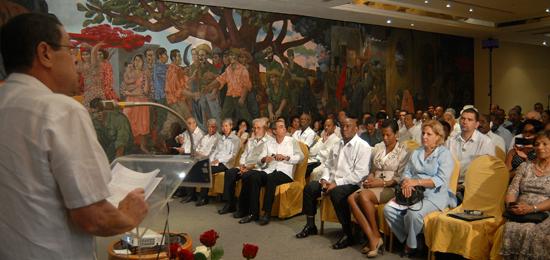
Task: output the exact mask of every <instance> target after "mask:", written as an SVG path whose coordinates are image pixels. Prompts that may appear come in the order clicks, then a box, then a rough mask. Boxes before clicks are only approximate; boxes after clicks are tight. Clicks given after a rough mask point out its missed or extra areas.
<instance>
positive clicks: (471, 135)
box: [445, 108, 495, 202]
mask: <svg viewBox="0 0 550 260" xmlns="http://www.w3.org/2000/svg"><path fill="white" fill-rule="evenodd" d="M478 126H479V114H478V113H477V111H476V110H475V109H474V108H468V109H466V110H464V111H463V112H462V115H461V116H460V128H461V130H462V132H461V133H460V135H456V136H454V137H452V138H449V139H448V140H447V142H446V144H445V146H446V147H447V148H448V149H449V150H450V151H451V152H452V154H453V155H454V156H455V157H456V159H457V160H458V163H459V164H460V176H459V177H458V184H459V185H458V188H457V196H458V198H459V202H462V196H463V194H464V184H463V183H464V180H465V177H466V169H468V165H470V163H471V162H472V161H473V160H474V159H475V158H477V157H479V156H482V155H486V154H489V155H492V156H495V145H494V144H493V141H491V138H490V137H488V136H486V135H483V134H481V133H480V132H479V131H477V130H476V129H477V127H478Z"/></svg>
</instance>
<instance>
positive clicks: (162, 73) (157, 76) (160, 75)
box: [153, 47, 168, 134]
mask: <svg viewBox="0 0 550 260" xmlns="http://www.w3.org/2000/svg"><path fill="white" fill-rule="evenodd" d="M167 62H168V54H167V53H166V49H165V48H162V47H161V48H158V49H157V61H156V62H155V69H154V72H153V81H154V85H155V100H156V102H157V103H159V104H161V105H165V106H168V102H167V101H166V92H164V88H165V87H166V72H167V71H168V65H166V63H167ZM154 111H155V113H154V114H155V116H156V117H157V134H159V133H161V132H162V127H163V125H164V122H165V121H166V117H167V113H168V112H167V111H166V110H165V109H160V108H155V109H154Z"/></svg>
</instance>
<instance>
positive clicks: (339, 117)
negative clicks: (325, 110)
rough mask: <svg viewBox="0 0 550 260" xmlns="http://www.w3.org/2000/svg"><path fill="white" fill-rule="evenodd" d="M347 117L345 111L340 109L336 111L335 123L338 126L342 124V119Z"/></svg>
mask: <svg viewBox="0 0 550 260" xmlns="http://www.w3.org/2000/svg"><path fill="white" fill-rule="evenodd" d="M346 118H348V115H347V114H346V111H344V110H341V111H340V112H338V122H337V125H338V126H342V124H343V123H344V120H345V119H346Z"/></svg>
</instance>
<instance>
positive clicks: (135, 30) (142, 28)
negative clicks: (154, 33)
mask: <svg viewBox="0 0 550 260" xmlns="http://www.w3.org/2000/svg"><path fill="white" fill-rule="evenodd" d="M132 30H133V31H134V32H145V31H147V27H143V26H138V27H136V28H134V29H132Z"/></svg>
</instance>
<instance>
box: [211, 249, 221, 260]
mask: <svg viewBox="0 0 550 260" xmlns="http://www.w3.org/2000/svg"><path fill="white" fill-rule="evenodd" d="M223 253H224V251H223V247H221V246H219V247H216V248H214V250H212V260H220V259H221V258H222V256H223Z"/></svg>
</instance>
